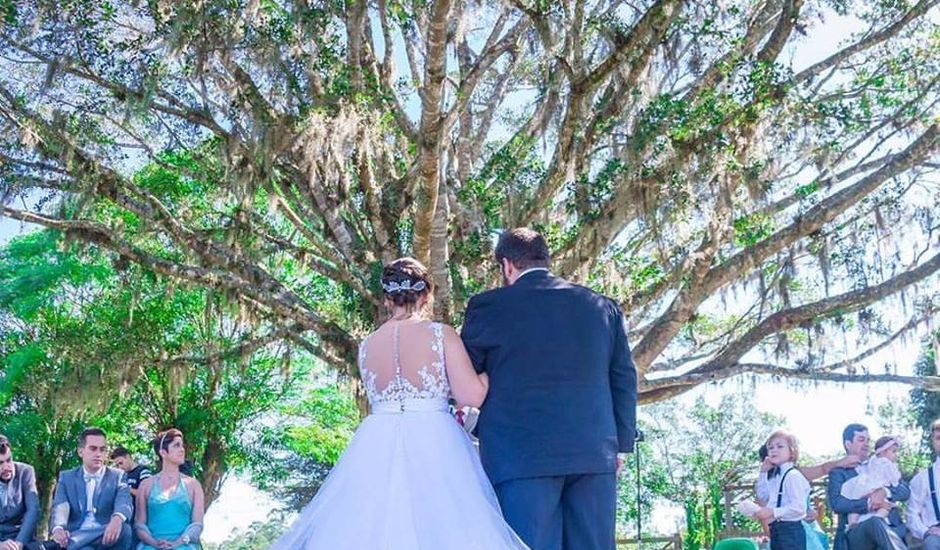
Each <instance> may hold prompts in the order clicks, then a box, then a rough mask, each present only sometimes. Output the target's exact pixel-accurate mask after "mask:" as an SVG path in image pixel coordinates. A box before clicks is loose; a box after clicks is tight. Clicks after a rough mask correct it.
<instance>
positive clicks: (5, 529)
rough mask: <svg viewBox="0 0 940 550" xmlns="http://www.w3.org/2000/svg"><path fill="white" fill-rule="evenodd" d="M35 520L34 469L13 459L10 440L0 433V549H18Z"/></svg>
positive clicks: (25, 541) (36, 496) (34, 526)
mask: <svg viewBox="0 0 940 550" xmlns="http://www.w3.org/2000/svg"><path fill="white" fill-rule="evenodd" d="M38 521H39V493H38V492H37V491H36V472H35V471H33V467H32V466H30V465H28V464H23V463H22V462H13V449H12V448H11V447H10V441H9V440H8V439H7V438H6V437H5V436H3V435H0V550H22V549H23V548H24V547H25V546H26V545H27V543H29V542H30V541H32V540H33V531H35V529H36V523H37V522H38Z"/></svg>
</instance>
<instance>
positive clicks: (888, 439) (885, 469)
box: [842, 435, 901, 527]
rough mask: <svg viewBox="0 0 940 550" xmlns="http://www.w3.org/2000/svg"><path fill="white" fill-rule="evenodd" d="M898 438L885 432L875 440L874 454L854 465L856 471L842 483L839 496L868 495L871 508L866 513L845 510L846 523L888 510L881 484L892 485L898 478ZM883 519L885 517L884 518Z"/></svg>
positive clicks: (883, 515)
mask: <svg viewBox="0 0 940 550" xmlns="http://www.w3.org/2000/svg"><path fill="white" fill-rule="evenodd" d="M899 446H900V444H899V443H898V439H897V438H896V437H894V436H891V435H886V436H884V437H881V438H879V439H878V441H876V442H875V456H873V457H871V458H870V459H869V460H868V462H866V463H863V464H861V465H859V466H858V468H856V470H857V471H858V475H857V476H855V477H853V478H852V479H850V480H848V481H846V482H845V483H844V484H843V485H842V496H844V497H845V498H850V499H853V500H854V499H860V498H865V497H868V498H869V500H870V501H871V505H872V507H873V508H875V509H876V510H875V512H873V513H870V514H849V515H848V521H849V527H853V526H855V525H856V524H858V523H861V522H863V521H865V520H866V519H868V518H870V517H874V516H876V515H877V516H879V517H881V518H885V519H886V518H887V517H888V513H889V510H888V508H886V507H885V506H884V504H885V501H886V496H885V495H886V493H885V491H883V490H881V489H884V488H885V487H894V486H895V485H897V484H898V483H899V482H900V481H901V470H899V469H898V447H899ZM886 520H887V519H886Z"/></svg>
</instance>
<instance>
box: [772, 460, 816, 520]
mask: <svg viewBox="0 0 940 550" xmlns="http://www.w3.org/2000/svg"><path fill="white" fill-rule="evenodd" d="M790 470H793V471H792V472H791V471H790ZM787 472H789V473H787ZM781 482H783V495H782V498H781V499H780V506H777V496H778V495H779V494H780V491H781V488H780V483H781ZM767 490H768V494H769V497H770V498H769V499H768V502H767V506H769V507H770V508H772V509H773V512H774V519H775V520H777V521H800V520H801V519H803V518H804V517H806V505H807V502H808V499H809V492H810V486H809V481H807V480H806V477H805V476H803V474H801V473H800V471H799V470H797V469H796V468H795V467H794V466H793V463H792V462H785V463H783V464H781V465H780V474H779V475H776V476H774V477H773V478H769V479H768V480H767Z"/></svg>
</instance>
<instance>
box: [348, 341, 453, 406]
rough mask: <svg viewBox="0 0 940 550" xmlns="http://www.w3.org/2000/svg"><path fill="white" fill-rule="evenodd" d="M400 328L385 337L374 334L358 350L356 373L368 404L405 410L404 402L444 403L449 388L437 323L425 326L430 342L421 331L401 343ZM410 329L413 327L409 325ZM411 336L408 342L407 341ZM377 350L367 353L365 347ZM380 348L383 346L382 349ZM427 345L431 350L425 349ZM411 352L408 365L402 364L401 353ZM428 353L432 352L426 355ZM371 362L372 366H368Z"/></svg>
mask: <svg viewBox="0 0 940 550" xmlns="http://www.w3.org/2000/svg"><path fill="white" fill-rule="evenodd" d="M400 327H401V325H397V324H396V325H394V326H392V327H391V331H390V332H391V341H390V342H389V341H388V333H387V332H386V333H383V334H380V333H379V332H376V333H373V334H372V335H370V336H369V337H368V338H366V339H365V340H364V341H363V342H362V344H361V345H360V347H359V370H360V373H361V374H362V380H363V384H364V385H365V389H366V394H367V395H368V397H369V402H370V403H378V402H395V403H397V404H398V405H399V406H400V407H401V408H402V410H404V407H405V402H406V401H408V400H411V399H444V400H446V399H447V398H448V397H449V396H450V385H449V384H448V382H447V373H446V370H445V364H444V333H443V327H442V326H441V325H440V324H439V323H431V324H430V326H428V325H425V326H424V328H430V329H431V335H430V336H431V338H430V342H427V341H426V340H425V339H424V338H423V337H421V335H423V334H425V333H424V332H423V331H420V330H412V331H411V334H410V335H409V334H406V338H405V339H404V340H402V334H401V332H402V331H401V328H400ZM412 327H413V328H417V327H414V326H413V325H412ZM409 336H410V338H409ZM373 340H378V344H380V345H379V348H378V349H373V350H371V351H370V350H368V349H367V345H369V344H376V342H374V341H373ZM381 344H385V348H384V349H382V347H381ZM428 344H429V345H430V350H427V348H425V347H424V346H426V345H428ZM403 349H408V350H410V351H411V352H412V355H413V357H410V358H409V359H410V362H409V361H406V362H405V363H404V364H403V363H402V351H403ZM427 351H430V352H432V353H431V354H428V353H427ZM367 359H370V360H372V361H374V364H371V365H370V364H369V361H367Z"/></svg>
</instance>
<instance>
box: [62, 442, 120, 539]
mask: <svg viewBox="0 0 940 550" xmlns="http://www.w3.org/2000/svg"><path fill="white" fill-rule="evenodd" d="M107 453H108V449H107V439H106V437H105V434H104V432H103V431H101V430H100V429H98V428H87V429H85V430H84V431H83V432H82V435H81V437H80V438H79V441H78V455H79V456H80V457H81V458H82V465H81V466H79V467H78V468H75V469H73V470H66V471H64V472H62V473H60V474H59V483H58V485H57V486H56V490H55V498H54V499H53V502H52V522H51V524H52V540H54V541H55V542H56V543H57V544H58V545H59V546H60V547H62V548H68V550H79V549H86V550H102V549H104V548H108V549H112V550H129V549H130V545H131V528H130V525H129V523H128V522H129V521H133V518H132V517H131V516H132V514H133V505H132V501H131V493H130V491H129V489H128V487H127V482H126V481H125V480H124V472H123V471H121V470H119V469H117V468H109V467H107V466H105V465H104V461H105V458H106V457H107Z"/></svg>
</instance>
